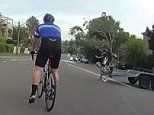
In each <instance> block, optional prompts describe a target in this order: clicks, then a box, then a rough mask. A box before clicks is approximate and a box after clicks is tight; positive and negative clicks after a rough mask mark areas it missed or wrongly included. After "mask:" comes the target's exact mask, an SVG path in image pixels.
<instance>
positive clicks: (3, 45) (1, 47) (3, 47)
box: [0, 42, 7, 53]
mask: <svg viewBox="0 0 154 115" xmlns="http://www.w3.org/2000/svg"><path fill="white" fill-rule="evenodd" d="M6 45H7V44H6V43H3V42H0V52H1V53H6Z"/></svg>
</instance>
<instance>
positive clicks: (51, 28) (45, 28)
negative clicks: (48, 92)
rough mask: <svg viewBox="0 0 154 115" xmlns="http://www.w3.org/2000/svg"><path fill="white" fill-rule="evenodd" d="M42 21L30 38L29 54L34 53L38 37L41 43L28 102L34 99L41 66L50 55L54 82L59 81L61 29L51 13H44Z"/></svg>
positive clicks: (32, 101)
mask: <svg viewBox="0 0 154 115" xmlns="http://www.w3.org/2000/svg"><path fill="white" fill-rule="evenodd" d="M43 21H44V23H43V24H40V25H39V26H38V27H37V29H36V31H35V33H34V37H33V40H32V51H31V54H34V53H35V48H36V46H37V44H38V43H39V42H38V41H39V38H40V39H41V45H40V48H39V51H38V53H37V57H36V61H35V66H34V69H33V76H32V91H31V95H30V98H29V99H28V103H34V101H35V93H36V90H37V87H38V85H39V82H40V79H41V74H42V71H43V68H44V66H45V64H46V63H47V60H48V59H49V58H50V56H51V55H52V56H53V59H52V65H51V71H52V75H53V77H54V78H55V81H54V84H55V86H57V85H58V83H59V73H58V67H59V62H60V57H61V30H60V28H59V27H58V26H57V25H55V24H54V23H53V22H54V21H55V18H54V17H53V16H52V15H51V14H49V13H47V14H45V16H44V18H43Z"/></svg>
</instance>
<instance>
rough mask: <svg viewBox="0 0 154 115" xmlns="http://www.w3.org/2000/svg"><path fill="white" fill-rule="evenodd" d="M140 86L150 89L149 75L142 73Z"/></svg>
mask: <svg viewBox="0 0 154 115" xmlns="http://www.w3.org/2000/svg"><path fill="white" fill-rule="evenodd" d="M139 86H140V87H141V88H143V89H148V88H149V87H150V78H149V76H147V75H143V74H141V75H140V76H139Z"/></svg>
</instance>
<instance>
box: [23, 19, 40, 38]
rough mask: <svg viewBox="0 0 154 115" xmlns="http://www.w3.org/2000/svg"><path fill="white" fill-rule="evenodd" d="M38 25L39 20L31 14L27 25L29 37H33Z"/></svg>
mask: <svg viewBox="0 0 154 115" xmlns="http://www.w3.org/2000/svg"><path fill="white" fill-rule="evenodd" d="M38 25H39V21H38V20H37V19H36V17H34V16H31V17H30V18H29V19H27V21H26V26H27V27H28V31H29V37H31V38H32V36H33V34H34V32H35V30H36V28H37V26H38Z"/></svg>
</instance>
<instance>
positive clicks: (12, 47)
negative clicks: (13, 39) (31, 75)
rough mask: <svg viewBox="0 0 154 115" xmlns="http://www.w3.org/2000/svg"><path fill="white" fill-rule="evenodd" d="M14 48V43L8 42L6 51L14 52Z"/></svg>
mask: <svg viewBox="0 0 154 115" xmlns="http://www.w3.org/2000/svg"><path fill="white" fill-rule="evenodd" d="M13 49H14V45H12V44H6V52H7V53H12V52H13Z"/></svg>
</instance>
